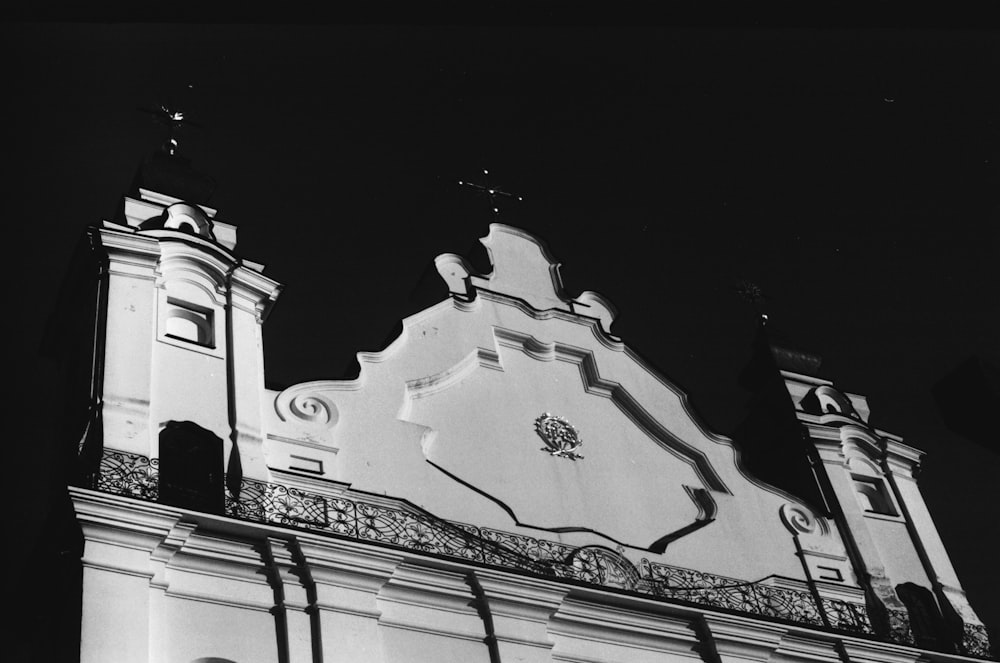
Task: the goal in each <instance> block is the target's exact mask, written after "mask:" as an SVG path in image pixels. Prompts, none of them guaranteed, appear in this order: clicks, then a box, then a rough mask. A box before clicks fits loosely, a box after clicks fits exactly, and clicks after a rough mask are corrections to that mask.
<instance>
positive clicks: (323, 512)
mask: <svg viewBox="0 0 1000 663" xmlns="http://www.w3.org/2000/svg"><path fill="white" fill-rule="evenodd" d="M158 473H159V469H158V462H157V459H155V458H153V459H150V458H146V457H145V456H141V455H138V454H132V453H126V452H123V451H116V450H110V449H106V450H105V452H104V456H103V458H102V460H101V465H100V469H99V471H98V472H97V473H96V474H95V475H93V476H91V477H90V478H89V479H88V481H87V484H88V487H90V488H94V489H96V490H99V491H102V492H106V493H114V494H117V495H124V496H126V497H132V498H136V499H141V500H147V501H157V500H158V499H159V492H158V484H159V477H158ZM225 515H226V516H228V517H231V518H235V519H238V520H244V521H250V522H257V523H267V524H272V525H281V526H286V527H293V528H300V529H307V530H310V531H313V532H321V533H326V534H330V535H333V536H339V537H346V538H350V539H354V540H358V541H366V542H371V543H375V544H379V545H387V546H393V547H397V548H402V549H406V550H412V551H416V552H420V553H425V554H431V555H439V556H443V557H450V558H455V559H460V560H462V561H467V562H473V563H477V564H484V565H489V566H494V567H500V568H505V569H513V570H517V571H520V572H526V573H531V574H535V575H538V576H542V577H547V578H554V579H559V580H563V581H571V582H580V583H586V584H588V585H596V586H600V587H604V588H608V589H613V590H618V591H625V592H631V593H636V594H641V595H643V596H646V597H651V598H655V599H660V600H667V601H671V602H682V603H687V604H694V605H701V606H706V607H711V608H715V609H721V610H727V611H732V612H737V613H743V614H749V615H754V616H756V617H761V618H765V619H770V620H779V621H784V622H792V623H797V624H805V625H809V626H816V627H825V628H829V629H833V630H836V631H841V632H845V633H851V634H855V635H862V636H868V637H875V638H878V639H881V640H888V641H892V642H897V643H900V644H906V645H913V644H914V642H913V638H912V635H911V634H910V632H909V628H905V629H899V628H892V629H887V630H885V632H882V629H878V630H876V628H875V627H873V624H872V621H871V620H870V619H869V616H868V611H867V609H866V607H865V605H863V604H861V603H852V602H849V601H843V600H839V599H832V598H828V597H818V596H817V595H814V594H813V593H812V592H810V591H800V590H795V589H787V588H782V587H775V586H771V585H767V584H763V583H761V582H748V581H744V580H739V579H736V578H728V577H725V576H719V575H714V574H711V573H705V572H702V571H696V570H693V569H685V568H680V567H674V566H669V565H666V564H660V563H658V562H652V561H650V560H648V559H645V558H643V559H642V560H641V562H640V564H639V567H638V568H636V566H635V565H633V564H632V562H630V561H629V560H628V559H626V558H625V557H624V556H623V555H621V554H619V553H617V552H615V551H613V550H610V549H608V548H604V547H602V546H583V547H575V546H569V545H566V544H563V543H559V542H556V541H549V540H546V539H539V538H535V537H530V536H525V535H523V534H514V533H511V532H505V531H501V530H495V529H490V528H486V527H478V526H476V525H469V524H466V523H457V522H452V521H447V520H442V519H440V518H435V517H434V516H431V515H430V514H427V513H425V512H421V511H418V510H407V509H404V508H396V507H390V506H385V505H382V504H375V503H371V502H366V501H362V500H359V499H348V498H345V497H327V496H324V495H320V494H317V493H312V492H309V491H305V490H301V489H298V488H293V487H290V486H284V485H281V484H276V483H268V482H264V481H257V480H254V479H243V480H242V481H241V482H240V489H239V493H238V495H237V496H234V495H233V494H232V493H231V492H230V491H228V490H227V491H226V500H225ZM892 617H893V618H894V620H893V621H898V620H900V619H902V620H904V621H908V620H907V616H906V613H900V614H894V615H892ZM959 648H960V649H961V651H960V652H959V653H962V654H965V655H968V656H974V657H978V658H990V645H989V639H988V636H987V634H986V631H985V629H983V628H982V627H978V626H976V625H968V626H967V627H966V632H965V637H964V639H963V641H962V643H961V646H960V647H959Z"/></svg>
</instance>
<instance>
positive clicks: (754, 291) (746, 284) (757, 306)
mask: <svg viewBox="0 0 1000 663" xmlns="http://www.w3.org/2000/svg"><path fill="white" fill-rule="evenodd" d="M734 290H736V294H737V295H739V297H740V299H742V300H743V301H745V302H747V303H748V304H750V305H751V306H753V309H754V311H755V312H756V313H757V315H758V316H760V323H761V324H762V325H766V324H767V313H764V312H763V311H762V310H761V309H762V308H763V306H762V305H763V303H764V300H765V299H767V297H766V296H765V295H764V293H763V291H761V289H760V287H759V286H758V285H757V284H756V283H752V282H750V281H745V280H744V281H740V282H739V283H737V284H736V287H735V288H734Z"/></svg>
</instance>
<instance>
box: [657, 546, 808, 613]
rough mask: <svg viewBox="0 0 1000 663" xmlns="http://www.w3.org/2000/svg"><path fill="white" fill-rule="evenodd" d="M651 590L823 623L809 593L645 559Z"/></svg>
mask: <svg viewBox="0 0 1000 663" xmlns="http://www.w3.org/2000/svg"><path fill="white" fill-rule="evenodd" d="M641 569H642V576H643V578H645V579H646V580H647V581H648V584H647V585H645V586H646V587H648V589H649V592H650V593H651V594H653V595H655V596H659V597H662V598H671V599H675V600H679V601H689V602H692V603H700V604H703V605H710V606H712V607H716V608H723V609H726V610H734V611H737V612H745V613H749V614H753V615H760V616H762V617H771V618H773V619H783V620H789V621H795V622H802V623H806V624H817V625H821V624H823V619H822V617H821V615H820V608H819V606H817V605H816V601H815V599H814V598H813V597H812V595H811V594H810V593H808V592H802V591H797V590H793V589H784V588H780V587H769V586H766V585H761V584H759V583H754V582H745V581H742V580H738V579H736V578H727V577H725V576H719V575H715V574H713V573H705V572H702V571H695V570H693V569H682V568H678V567H675V566H667V565H666V564H658V563H656V562H650V561H649V560H647V559H643V560H642V565H641Z"/></svg>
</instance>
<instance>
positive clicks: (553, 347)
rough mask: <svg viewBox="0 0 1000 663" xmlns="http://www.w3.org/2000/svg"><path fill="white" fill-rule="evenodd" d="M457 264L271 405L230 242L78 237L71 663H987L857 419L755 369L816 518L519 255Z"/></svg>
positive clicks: (193, 206)
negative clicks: (376, 341)
mask: <svg viewBox="0 0 1000 663" xmlns="http://www.w3.org/2000/svg"><path fill="white" fill-rule="evenodd" d="M167 188H169V187H168V186H166V185H165V186H164V187H162V189H167ZM481 241H482V242H483V244H484V245H485V247H486V249H487V251H488V253H489V256H490V262H491V264H492V271H491V273H489V274H477V273H475V272H474V270H472V268H471V267H470V266H469V264H468V263H467V262H466V261H465V260H464V259H463V258H462V257H460V256H456V255H452V254H445V255H441V256H439V257H438V258H437V260H436V267H437V270H438V272H439V274H440V276H441V278H442V280H443V281H444V283H445V284H446V286H447V290H448V293H449V294H448V296H447V297H446V298H445V299H444V300H443V301H441V302H440V303H439V304H437V305H435V306H432V307H430V308H429V309H427V310H425V311H423V312H421V313H418V314H416V315H413V316H411V317H409V318H407V319H406V320H405V321H404V323H403V331H402V333H401V334H400V336H399V337H398V338H397V339H396V340H395V341H393V342H392V343H391V344H390V345H389V346H388V347H386V348H385V349H384V350H382V351H379V352H373V353H361V354H359V355H358V359H359V363H360V366H361V370H360V373H359V375H358V377H357V378H356V379H353V380H323V381H315V382H308V383H304V384H298V385H294V386H292V387H289V388H286V389H283V390H273V389H269V388H266V387H265V381H264V370H263V366H264V363H263V343H262V325H263V323H264V321H265V319H266V318H267V315H268V312H269V311H270V310H271V308H272V306H274V304H275V302H276V300H277V298H278V295H279V293H280V291H281V285H280V284H278V283H277V282H275V281H274V280H272V279H271V278H269V277H268V276H266V275H265V274H264V268H263V266H262V265H261V264H259V263H255V262H253V261H250V260H248V259H245V258H242V257H240V256H239V254H238V252H237V249H236V229H235V227H234V226H232V225H229V224H227V223H224V222H222V221H221V220H219V219H217V218H216V212H215V210H213V209H212V208H210V207H208V206H207V205H205V204H204V203H203V202H202V201H201V200H194V201H193V200H192V198H190V197H188V198H186V197H184V195H181V194H180V193H178V192H177V191H171V192H170V193H169V194H168V193H164V192H163V191H162V190H153V189H151V188H143V187H139V188H137V191H136V192H133V194H131V195H129V196H128V197H126V198H125V200H124V204H123V208H122V213H121V215H120V216H119V217H118V218H116V219H114V220H112V221H105V222H103V223H102V224H100V225H98V226H94V227H92V228H90V229H89V230H88V233H87V236H86V238H85V241H84V243H83V244H82V247H81V256H80V259H79V264H80V265H81V267H80V269H81V270H83V272H87V273H89V274H91V276H92V278H91V279H90V281H88V282H90V283H93V287H89V288H82V287H81V288H77V290H76V291H73V290H72V289H70V290H69V291H68V293H67V294H66V297H68V298H70V299H72V300H73V301H75V302H76V304H75V306H76V307H77V309H80V310H86V311H89V314H88V315H86V316H78V318H79V319H80V320H83V321H84V322H83V323H78V324H80V329H79V334H78V335H77V341H76V342H75V345H72V346H66V347H67V348H68V350H67V351H66V353H67V354H66V356H65V357H64V358H63V370H64V374H65V376H66V378H67V387H68V389H69V390H70V392H72V393H74V394H77V395H78V396H79V394H83V393H86V395H87V397H86V399H83V400H86V406H85V407H84V406H82V405H81V406H80V407H78V408H77V409H76V410H74V411H71V412H69V413H68V414H67V416H66V420H65V429H66V436H67V437H68V438H70V439H72V440H73V441H74V444H75V453H76V455H77V458H78V466H79V475H78V478H77V480H76V481H75V485H72V486H71V487H70V488H69V491H70V496H71V499H72V502H73V507H74V510H75V513H76V518H77V521H78V523H79V525H80V528H81V530H82V533H83V541H84V544H83V552H82V565H83V606H82V623H81V651H80V660H81V661H84V662H86V663H90V662H95V663H96V662H102V663H103V662H106V661H132V662H134V661H149V662H151V663H193V662H202V663H207V662H215V663H221V662H225V661H231V662H238V663H268V662H280V663H285V662H287V663H299V662H302V663H306V662H309V663H319V662H321V661H322V662H324V663H332V662H334V661H351V662H358V661H372V662H386V663H389V662H396V661H408V662H412V661H451V660H455V661H459V660H460V661H484V662H487V661H488V662H490V663H497V662H498V661H503V662H505V663H507V662H510V661H578V662H585V661H586V662H597V661H623V662H624V661H628V662H632V661H675V662H677V663H680V662H682V661H707V662H711V663H749V662H758V663H764V662H766V661H774V662H776V663H781V662H788V663H791V662H793V661H794V662H797V663H798V662H801V663H805V662H806V661H809V662H813V663H815V662H817V661H820V662H822V661H829V662H830V663H834V662H838V663H862V662H864V663H876V662H877V663H915V662H916V661H918V660H919V661H952V660H954V661H958V660H970V659H986V658H990V657H991V655H992V654H991V650H990V643H989V640H988V636H987V632H986V629H985V627H984V626H983V624H982V623H981V622H980V620H979V619H978V617H977V616H976V613H975V611H974V610H973V608H972V607H971V606H970V605H969V603H968V601H967V599H966V597H965V593H964V592H963V590H962V587H961V583H960V582H959V580H958V578H957V577H956V575H955V572H954V569H953V568H952V565H951V563H950V561H949V558H948V555H947V552H946V550H945V546H944V544H943V542H942V541H941V539H940V537H939V536H938V533H937V530H936V529H935V526H934V523H933V521H932V520H931V517H930V514H929V512H928V510H927V508H926V506H925V504H924V501H923V498H922V497H921V493H920V490H919V487H918V484H917V481H916V473H917V469H918V467H919V465H920V459H921V453H920V451H918V450H917V449H915V448H913V447H910V446H908V445H906V444H904V443H903V442H902V440H901V439H899V438H898V437H897V436H894V435H892V434H891V433H888V432H885V431H881V430H877V429H875V428H873V427H872V426H870V425H869V424H868V415H869V411H868V407H867V403H866V400H865V398H864V397H863V396H859V395H857V394H851V393H846V392H843V391H841V390H839V389H838V388H836V387H835V385H834V384H833V383H831V382H830V381H828V380H824V379H820V378H818V377H816V376H815V375H814V374H812V373H813V372H812V371H810V364H809V361H808V357H805V358H804V359H803V357H796V356H793V355H794V353H789V352H787V351H783V350H781V349H780V348H768V350H769V351H771V352H773V356H772V359H775V362H776V363H775V364H774V367H773V371H772V377H773V379H774V380H776V381H777V383H776V384H778V385H779V386H780V390H781V397H780V399H779V400H782V402H784V403H785V404H786V405H787V407H788V413H789V417H790V421H791V422H792V424H791V425H792V427H793V428H794V431H795V432H794V437H795V441H794V443H793V444H792V447H790V450H789V451H788V453H789V454H792V455H795V454H799V455H800V456H801V459H802V467H803V468H804V469H802V471H801V473H800V475H798V478H799V479H800V480H801V481H800V483H801V482H802V481H804V482H805V483H808V484H809V485H810V487H809V488H807V489H804V490H801V491H799V490H795V489H794V486H795V485H798V484H795V483H794V482H793V483H791V484H788V485H786V484H785V483H783V482H782V481H781V480H779V479H780V477H779V479H775V480H774V481H771V480H770V477H766V478H767V480H765V478H762V477H761V476H758V473H755V472H754V471H753V468H752V466H751V465H750V464H748V463H747V462H746V459H745V458H744V454H743V451H742V450H741V445H739V444H737V443H734V441H733V440H731V439H729V438H727V437H725V436H721V435H718V434H716V433H713V432H712V431H710V430H708V429H707V428H706V427H705V426H704V425H703V424H702V423H701V422H700V421H699V420H698V418H697V416H696V415H695V414H694V413H693V411H692V409H691V408H690V406H689V404H688V401H687V399H686V397H685V395H684V394H683V392H681V391H680V389H679V388H678V387H677V386H675V385H673V384H672V383H671V382H670V381H669V380H668V379H666V378H665V377H663V376H662V375H660V374H659V373H658V372H657V371H656V370H655V369H654V368H653V367H651V366H649V365H647V364H646V363H645V362H644V361H643V360H642V358H641V357H639V356H638V355H637V354H635V353H634V352H633V351H632V350H630V349H629V347H628V346H627V345H626V344H625V343H624V342H623V340H622V339H620V338H618V337H616V336H615V335H614V333H613V332H612V326H613V322H614V318H615V315H616V312H615V309H614V307H613V305H612V304H611V303H610V302H608V301H607V300H606V299H605V298H604V297H602V296H601V295H599V294H597V293H594V292H589V291H588V292H584V293H582V294H581V295H579V296H576V297H570V296H568V294H567V293H566V292H565V291H564V289H563V287H562V283H561V281H560V276H559V267H558V264H557V262H556V260H555V259H554V257H553V256H552V255H551V254H550V253H549V250H548V248H547V247H546V246H545V245H544V244H543V243H542V242H541V241H540V240H539V239H537V238H535V237H533V236H532V235H530V234H529V233H527V232H525V231H523V230H520V229H517V228H513V227H510V226H505V225H501V224H493V225H492V226H491V228H490V232H489V234H488V236H487V237H485V238H483V239H482V240H481ZM556 248H557V247H556ZM81 282H82V281H81ZM783 353H784V354H783ZM77 400H78V401H79V402H81V403H82V402H83V401H82V400H81V399H79V398H78V399H77ZM765 428H766V427H765ZM761 430H764V429H761ZM782 453H785V451H782ZM793 471H798V470H789V473H791V472H793ZM765 474H766V473H765ZM786 474H787V473H786ZM789 486H791V487H789Z"/></svg>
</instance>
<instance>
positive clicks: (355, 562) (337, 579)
mask: <svg viewBox="0 0 1000 663" xmlns="http://www.w3.org/2000/svg"><path fill="white" fill-rule="evenodd" d="M299 549H300V551H301V553H302V559H303V566H304V568H305V570H306V572H307V573H308V575H309V580H310V581H311V582H312V583H313V586H314V588H315V597H314V598H313V602H312V609H313V610H315V611H316V614H317V615H318V620H319V633H318V634H314V637H315V642H317V644H318V646H319V648H320V651H319V652H318V654H319V656H320V657H321V658H322V660H323V661H324V663H339V662H344V663H353V662H355V661H366V662H371V663H378V662H379V661H383V660H384V657H383V655H382V647H381V642H380V634H379V627H378V619H379V617H380V616H381V614H382V613H381V611H380V610H379V606H378V602H377V596H378V593H379V590H380V589H381V588H382V586H383V585H384V584H385V583H386V582H387V581H388V580H389V578H390V577H391V576H392V574H393V572H394V571H395V569H396V567H397V566H398V565H399V563H400V562H401V561H402V559H403V557H402V556H401V555H399V554H397V553H393V552H390V551H387V550H379V549H375V548H370V547H364V546H356V545H352V544H349V543H346V542H341V541H333V540H323V539H314V538H312V537H310V538H305V537H300V538H299Z"/></svg>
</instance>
